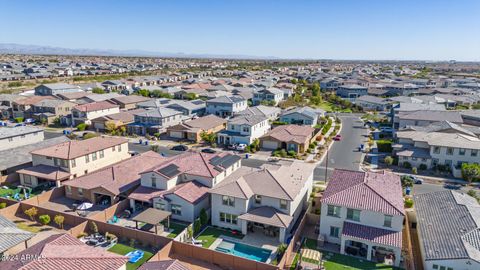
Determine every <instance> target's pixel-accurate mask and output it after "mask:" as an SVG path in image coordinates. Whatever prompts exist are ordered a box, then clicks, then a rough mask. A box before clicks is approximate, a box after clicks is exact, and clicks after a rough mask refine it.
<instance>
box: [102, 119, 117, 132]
mask: <svg viewBox="0 0 480 270" xmlns="http://www.w3.org/2000/svg"><path fill="white" fill-rule="evenodd" d="M116 130H117V125H116V124H115V122H113V121H107V122H106V123H105V131H107V132H108V133H109V134H113V133H115V131H116Z"/></svg>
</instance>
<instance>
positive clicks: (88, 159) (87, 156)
mask: <svg viewBox="0 0 480 270" xmlns="http://www.w3.org/2000/svg"><path fill="white" fill-rule="evenodd" d="M89 162H90V155H86V156H85V163H89Z"/></svg>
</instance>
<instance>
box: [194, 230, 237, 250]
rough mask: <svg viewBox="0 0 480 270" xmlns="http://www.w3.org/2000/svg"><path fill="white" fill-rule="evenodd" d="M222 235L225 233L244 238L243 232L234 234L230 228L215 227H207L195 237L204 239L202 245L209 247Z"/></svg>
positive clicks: (229, 235)
mask: <svg viewBox="0 0 480 270" xmlns="http://www.w3.org/2000/svg"><path fill="white" fill-rule="evenodd" d="M220 235H225V236H228V237H232V238H238V239H242V238H243V235H242V234H233V233H232V232H231V231H230V230H224V229H219V228H214V227H207V228H206V229H205V230H204V231H203V232H202V233H201V234H200V235H199V236H197V237H196V238H195V239H197V240H201V241H202V246H203V247H204V248H209V247H210V246H211V245H212V244H213V242H214V241H215V240H216V239H217V238H218V237H220Z"/></svg>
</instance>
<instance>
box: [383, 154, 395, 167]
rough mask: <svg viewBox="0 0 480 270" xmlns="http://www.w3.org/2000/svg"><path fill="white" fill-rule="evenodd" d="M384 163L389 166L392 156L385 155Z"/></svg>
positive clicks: (391, 162)
mask: <svg viewBox="0 0 480 270" xmlns="http://www.w3.org/2000/svg"><path fill="white" fill-rule="evenodd" d="M383 161H384V162H385V164H387V165H388V166H391V165H392V164H393V158H392V157H391V156H386V157H385V159H384V160H383Z"/></svg>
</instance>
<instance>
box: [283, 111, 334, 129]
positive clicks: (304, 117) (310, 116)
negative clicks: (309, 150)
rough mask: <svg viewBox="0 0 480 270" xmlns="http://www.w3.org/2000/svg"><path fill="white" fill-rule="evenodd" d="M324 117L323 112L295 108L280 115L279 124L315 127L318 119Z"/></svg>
mask: <svg viewBox="0 0 480 270" xmlns="http://www.w3.org/2000/svg"><path fill="white" fill-rule="evenodd" d="M323 116H325V111H323V110H320V109H313V108H310V107H297V108H293V109H290V110H286V111H284V112H283V113H282V114H280V122H285V123H287V124H293V125H308V126H312V127H313V126H315V125H316V124H317V123H318V119H319V118H320V117H323Z"/></svg>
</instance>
